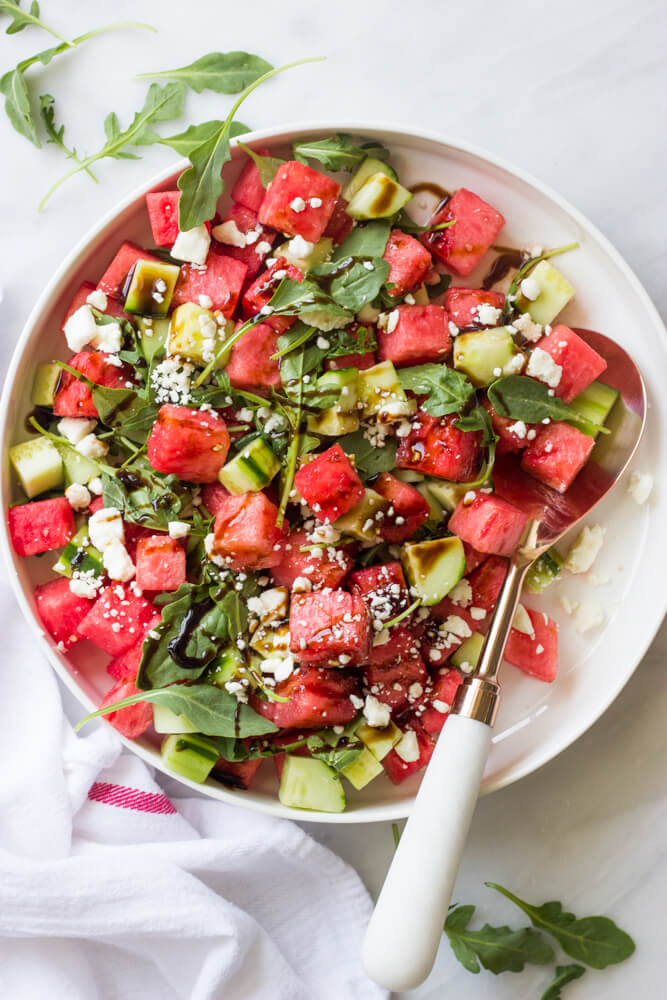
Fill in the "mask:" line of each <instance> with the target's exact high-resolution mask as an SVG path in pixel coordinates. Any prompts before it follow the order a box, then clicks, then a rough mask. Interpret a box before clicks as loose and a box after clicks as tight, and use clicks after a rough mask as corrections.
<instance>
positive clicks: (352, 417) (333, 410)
mask: <svg viewBox="0 0 667 1000" xmlns="http://www.w3.org/2000/svg"><path fill="white" fill-rule="evenodd" d="M307 424H308V430H309V431H310V433H311V434H322V435H323V436H325V437H341V436H342V435H343V434H352V433H353V432H354V431H358V430H359V415H358V414H357V413H341V412H340V410H339V407H338V406H331V407H329V409H328V410H322V412H321V413H317V414H316V413H311V414H310V415H309V416H308V421H307Z"/></svg>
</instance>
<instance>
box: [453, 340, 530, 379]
mask: <svg viewBox="0 0 667 1000" xmlns="http://www.w3.org/2000/svg"><path fill="white" fill-rule="evenodd" d="M516 353H517V349H516V347H515V346H514V341H513V339H512V331H511V330H509V329H508V328H507V327H506V326H495V327H492V328H491V329H490V330H476V331H474V332H473V333H461V334H459V336H458V337H457V338H456V340H455V341H454V367H455V368H456V369H458V371H461V372H463V373H464V375H467V376H468V378H469V379H470V381H471V382H472V384H473V385H474V386H477V387H482V386H485V385H490V383H491V382H493V381H494V379H497V378H499V375H502V374H503V369H504V367H505V365H506V364H507V363H508V362H509V361H510V360H511V359H512V358H513V357H514V355H515V354H516Z"/></svg>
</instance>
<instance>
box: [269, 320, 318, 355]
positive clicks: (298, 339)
mask: <svg viewBox="0 0 667 1000" xmlns="http://www.w3.org/2000/svg"><path fill="white" fill-rule="evenodd" d="M314 333H315V327H314V326H306V324H305V323H302V322H301V321H300V320H297V322H296V323H295V324H294V325H293V326H292V327H290V329H289V330H288V331H287V332H286V333H284V334H282V335H281V337H279V338H278V342H277V347H278V350H277V351H276V352H275V354H272V355H271V360H272V361H278V359H279V358H284V357H285V355H286V354H291V353H292V351H296V350H297V348H299V347H302V346H303V345H304V344H305V343H306V342H307V341H309V340H310V338H311V337H312V336H313V334H314Z"/></svg>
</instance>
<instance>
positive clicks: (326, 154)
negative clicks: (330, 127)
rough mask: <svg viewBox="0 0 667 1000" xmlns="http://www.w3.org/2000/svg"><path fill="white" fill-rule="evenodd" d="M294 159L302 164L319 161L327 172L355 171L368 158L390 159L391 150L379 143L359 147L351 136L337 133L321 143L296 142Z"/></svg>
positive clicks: (321, 140)
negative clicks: (308, 161)
mask: <svg viewBox="0 0 667 1000" xmlns="http://www.w3.org/2000/svg"><path fill="white" fill-rule="evenodd" d="M293 153H294V159H295V160H299V162H300V163H305V162H306V161H307V160H318V161H319V162H320V163H321V164H322V166H323V167H324V169H325V170H354V169H355V167H358V166H359V164H360V163H363V161H364V160H365V159H366V158H367V157H368V156H373V157H375V158H376V159H378V160H386V159H388V158H389V150H387V149H385V147H384V146H382V145H380V144H379V143H368V144H367V145H365V146H357V144H356V143H355V141H354V139H353V138H352V136H351V135H348V134H347V133H346V132H337V133H336V135H332V136H329V138H327V139H320V140H319V141H311V142H308V141H305V142H296V143H295V144H294V147H293Z"/></svg>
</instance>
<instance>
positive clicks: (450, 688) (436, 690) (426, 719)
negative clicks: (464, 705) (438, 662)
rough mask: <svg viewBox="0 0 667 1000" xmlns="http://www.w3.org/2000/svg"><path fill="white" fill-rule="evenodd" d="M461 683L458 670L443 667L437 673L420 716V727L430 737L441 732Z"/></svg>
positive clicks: (461, 678)
mask: <svg viewBox="0 0 667 1000" xmlns="http://www.w3.org/2000/svg"><path fill="white" fill-rule="evenodd" d="M462 682H463V677H462V676H461V674H460V673H459V672H458V670H449V669H448V668H447V667H444V668H443V669H441V670H440V671H439V672H438V675H437V677H436V678H435V681H434V682H433V688H432V690H431V691H430V692H429V695H428V700H427V701H426V707H425V708H424V710H423V712H422V713H421V716H420V718H421V724H422V726H423V727H424V729H425V730H426V732H427V733H429V734H430V735H432V736H434V735H435V734H436V733H439V732H440V731H441V730H442V727H443V726H444V724H445V721H446V719H447V716H448V715H449V710H450V708H451V707H452V702H453V701H454V698H455V696H456V692H457V690H458V688H459V685H460V684H461V683H462Z"/></svg>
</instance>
